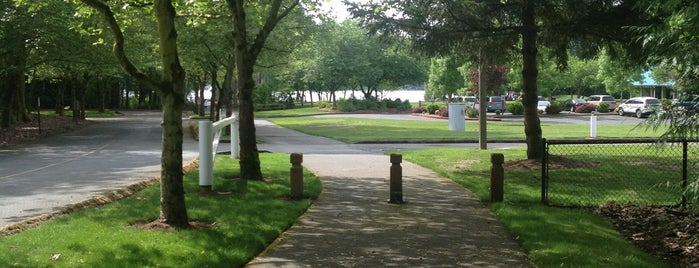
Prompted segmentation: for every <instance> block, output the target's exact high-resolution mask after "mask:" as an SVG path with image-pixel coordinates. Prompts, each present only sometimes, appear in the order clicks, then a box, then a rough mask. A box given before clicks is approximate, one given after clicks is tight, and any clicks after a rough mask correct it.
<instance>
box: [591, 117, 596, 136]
mask: <svg viewBox="0 0 699 268" xmlns="http://www.w3.org/2000/svg"><path fill="white" fill-rule="evenodd" d="M590 138H592V139H596V138H597V116H595V112H592V115H590Z"/></svg>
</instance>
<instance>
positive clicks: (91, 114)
mask: <svg viewBox="0 0 699 268" xmlns="http://www.w3.org/2000/svg"><path fill="white" fill-rule="evenodd" d="M35 114H36V113H35ZM41 115H42V116H57V114H56V112H55V111H54V110H42V111H41ZM116 115H117V114H116V112H114V111H111V110H105V111H104V112H99V111H96V110H85V117H112V116H116ZM63 116H66V117H72V116H73V110H65V111H63Z"/></svg>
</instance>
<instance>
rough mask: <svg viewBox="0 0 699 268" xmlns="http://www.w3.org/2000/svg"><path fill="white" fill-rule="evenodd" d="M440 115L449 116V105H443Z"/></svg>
mask: <svg viewBox="0 0 699 268" xmlns="http://www.w3.org/2000/svg"><path fill="white" fill-rule="evenodd" d="M438 113H439V116H441V117H449V108H447V107H442V108H440V109H439V112H438Z"/></svg>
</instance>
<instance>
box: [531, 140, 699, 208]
mask: <svg viewBox="0 0 699 268" xmlns="http://www.w3.org/2000/svg"><path fill="white" fill-rule="evenodd" d="M697 145H699V143H698V142H697V141H672V142H666V143H658V142H657V140H652V139H631V140H619V139H615V140H575V141H573V140H544V146H545V150H544V151H545V152H544V161H542V169H541V170H542V176H541V177H542V189H541V199H542V202H544V203H545V204H549V205H555V206H574V207H584V206H598V205H602V204H605V203H608V202H615V203H618V204H636V205H663V206H676V205H686V204H687V194H688V193H689V194H696V191H694V192H693V193H692V191H687V187H688V184H692V181H696V180H697V178H699V172H698V170H699V166H698V164H699V154H698V153H699V146H697ZM693 185H696V184H693Z"/></svg>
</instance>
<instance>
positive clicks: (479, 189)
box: [392, 148, 668, 267]
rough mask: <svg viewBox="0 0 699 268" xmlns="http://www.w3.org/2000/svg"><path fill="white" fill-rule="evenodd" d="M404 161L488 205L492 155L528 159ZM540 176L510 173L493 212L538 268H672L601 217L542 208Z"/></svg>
mask: <svg viewBox="0 0 699 268" xmlns="http://www.w3.org/2000/svg"><path fill="white" fill-rule="evenodd" d="M392 153H401V154H403V159H404V160H406V161H410V162H412V163H415V164H418V165H420V166H423V167H426V168H429V169H431V170H434V171H435V172H437V173H439V174H441V175H443V176H445V177H448V178H450V179H451V180H453V181H455V182H456V183H459V184H460V185H462V186H463V187H465V188H467V189H469V190H471V191H472V192H473V193H474V194H475V195H476V196H478V198H480V199H481V201H483V202H488V196H489V176H490V165H491V164H490V154H491V153H502V154H504V155H505V161H509V160H515V159H522V158H524V156H525V155H526V154H525V149H524V148H515V149H508V150H474V149H460V148H449V149H446V148H440V149H417V150H400V151H394V152H392ZM539 176H540V171H512V170H508V169H506V170H505V190H504V193H505V195H504V197H505V200H504V202H502V203H497V204H490V209H491V211H493V213H495V214H496V216H497V217H498V219H499V220H500V221H501V222H502V223H503V224H504V225H505V226H506V227H507V228H508V229H509V230H510V232H511V234H512V236H513V237H514V239H515V240H516V241H517V242H518V243H519V244H520V245H521V246H522V248H523V249H524V250H525V252H526V253H527V255H528V257H529V258H530V259H531V260H532V261H533V262H534V263H535V264H536V265H537V266H538V267H667V266H668V265H667V264H666V263H663V262H662V261H661V260H659V259H658V258H656V257H654V256H652V255H650V254H648V253H646V252H643V251H642V250H640V249H638V248H637V247H635V246H634V245H633V244H631V242H629V241H628V240H626V239H625V238H624V237H623V236H622V235H621V234H619V232H618V231H617V230H616V229H614V227H613V226H612V224H611V223H610V222H609V221H608V220H607V219H605V218H604V217H602V216H598V215H594V214H592V213H590V212H588V211H586V210H582V209H568V208H556V207H548V206H545V205H543V204H541V203H540V184H539V183H540V178H539Z"/></svg>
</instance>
